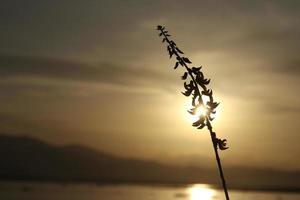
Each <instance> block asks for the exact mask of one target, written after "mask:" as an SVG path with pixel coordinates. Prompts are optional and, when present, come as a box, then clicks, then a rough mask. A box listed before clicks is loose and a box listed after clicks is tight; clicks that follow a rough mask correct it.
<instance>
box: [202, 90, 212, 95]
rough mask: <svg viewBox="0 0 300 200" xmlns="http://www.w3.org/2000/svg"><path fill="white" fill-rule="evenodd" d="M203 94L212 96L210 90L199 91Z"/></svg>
mask: <svg viewBox="0 0 300 200" xmlns="http://www.w3.org/2000/svg"><path fill="white" fill-rule="evenodd" d="M201 93H202V94H203V95H206V96H212V94H213V93H212V90H204V91H202V92H201Z"/></svg>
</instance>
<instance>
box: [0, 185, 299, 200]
mask: <svg viewBox="0 0 300 200" xmlns="http://www.w3.org/2000/svg"><path fill="white" fill-rule="evenodd" d="M230 197H231V199H232V200H233V199H234V200H250V199H251V200H253V199H255V200H300V193H287V192H286V193H285V192H259V191H238V190H233V191H230ZM0 199H1V200H100V199H105V200H221V199H224V195H223V192H222V191H220V190H217V189H215V188H213V187H212V186H210V185H205V184H195V185H185V186H177V187H171V186H162V185H160V186H158V185H155V186H151V185H105V186H103V185H93V184H66V185H61V184H45V183H43V184H42V183H41V184H38V183H20V182H18V183H16V182H14V183H12V182H10V183H7V182H6V183H0Z"/></svg>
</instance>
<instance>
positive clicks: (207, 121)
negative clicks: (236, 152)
mask: <svg viewBox="0 0 300 200" xmlns="http://www.w3.org/2000/svg"><path fill="white" fill-rule="evenodd" d="M160 31H161V33H162V35H163V36H164V38H165V39H166V42H167V43H168V44H169V45H170V46H171V48H173V47H172V45H171V41H170V40H169V38H168V36H167V35H166V34H165V33H164V31H163V30H162V29H161V30H160ZM173 53H174V54H175V56H176V57H177V58H179V59H180V60H182V57H181V56H180V55H179V54H178V53H177V51H176V50H175V49H173ZM183 66H184V67H185V69H186V70H187V72H188V74H189V76H190V77H191V79H192V80H193V82H194V84H195V86H196V89H197V90H198V93H199V96H200V97H201V91H200V89H199V87H198V84H197V82H196V80H195V78H194V76H193V74H192V73H191V71H190V68H189V67H188V66H187V64H186V63H185V62H183ZM199 100H200V101H201V103H202V104H203V100H202V98H199ZM206 126H207V129H208V130H209V132H210V136H211V141H212V143H213V147H214V151H215V156H216V160H217V164H218V169H219V173H220V177H221V181H222V186H223V190H224V193H225V197H226V200H230V199H229V194H228V191H227V186H226V181H225V177H224V174H223V169H222V164H221V160H220V157H219V153H218V144H217V140H218V138H217V137H216V133H215V132H213V130H212V126H211V123H210V121H209V119H208V117H206Z"/></svg>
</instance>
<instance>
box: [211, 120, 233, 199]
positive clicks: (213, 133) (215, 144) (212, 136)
mask: <svg viewBox="0 0 300 200" xmlns="http://www.w3.org/2000/svg"><path fill="white" fill-rule="evenodd" d="M206 124H207V129H208V130H209V133H210V137H211V141H212V143H213V146H214V151H215V155H216V160H217V164H218V169H219V173H220V177H221V181H222V186H223V190H224V193H225V197H226V200H229V194H228V191H227V186H226V180H225V177H224V173H223V168H222V164H221V159H220V157H219V152H218V144H217V142H216V141H217V137H216V133H215V132H213V131H212V126H211V124H210V121H209V119H208V118H207V117H206Z"/></svg>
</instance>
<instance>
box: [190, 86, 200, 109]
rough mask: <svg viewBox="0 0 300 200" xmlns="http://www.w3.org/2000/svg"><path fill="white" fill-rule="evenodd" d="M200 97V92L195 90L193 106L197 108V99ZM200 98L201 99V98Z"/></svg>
mask: <svg viewBox="0 0 300 200" xmlns="http://www.w3.org/2000/svg"><path fill="white" fill-rule="evenodd" d="M198 96H199V92H198V90H195V92H194V94H193V98H192V105H193V106H195V105H196V99H197V97H198ZM199 98H200V97H199Z"/></svg>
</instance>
